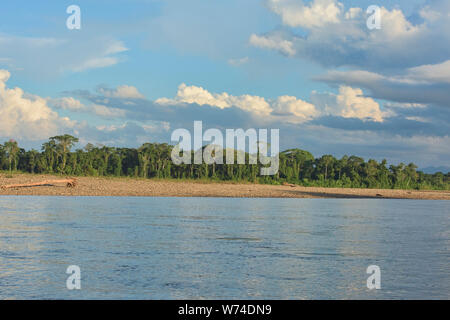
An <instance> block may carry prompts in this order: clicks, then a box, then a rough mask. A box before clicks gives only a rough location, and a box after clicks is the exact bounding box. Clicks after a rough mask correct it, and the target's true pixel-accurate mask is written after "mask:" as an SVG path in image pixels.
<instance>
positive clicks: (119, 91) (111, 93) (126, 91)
mask: <svg viewBox="0 0 450 320" xmlns="http://www.w3.org/2000/svg"><path fill="white" fill-rule="evenodd" d="M98 91H99V92H100V93H101V94H102V95H104V96H105V97H107V98H119V99H127V98H129V99H145V97H144V95H143V94H142V93H140V92H139V90H138V89H137V88H136V87H133V86H128V85H121V86H118V87H117V88H116V89H107V88H100V89H99V90H98Z"/></svg>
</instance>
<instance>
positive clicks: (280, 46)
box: [249, 33, 297, 56]
mask: <svg viewBox="0 0 450 320" xmlns="http://www.w3.org/2000/svg"><path fill="white" fill-rule="evenodd" d="M249 42H250V44H251V45H253V46H255V47H258V48H264V49H272V50H278V51H280V52H281V53H282V54H285V55H287V56H294V55H295V54H296V53H297V52H296V50H295V48H294V43H293V42H292V41H290V40H288V39H285V38H284V36H283V35H282V34H281V33H271V34H270V35H262V36H258V35H256V34H252V35H251V36H250V40H249Z"/></svg>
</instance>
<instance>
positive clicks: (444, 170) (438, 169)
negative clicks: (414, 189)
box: [419, 166, 450, 174]
mask: <svg viewBox="0 0 450 320" xmlns="http://www.w3.org/2000/svg"><path fill="white" fill-rule="evenodd" d="M419 170H420V171H422V172H424V173H430V174H433V173H436V172H442V173H447V172H450V167H446V166H442V167H426V168H422V169H419Z"/></svg>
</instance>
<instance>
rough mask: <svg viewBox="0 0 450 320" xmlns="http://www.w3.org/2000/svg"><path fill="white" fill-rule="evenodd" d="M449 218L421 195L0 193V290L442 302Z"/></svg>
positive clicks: (449, 276)
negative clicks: (375, 279) (75, 270)
mask: <svg viewBox="0 0 450 320" xmlns="http://www.w3.org/2000/svg"><path fill="white" fill-rule="evenodd" d="M449 215H450V202H449V201H426V200H387V199H230V198H133V197H128V198H116V197H12V196H11V197H10V196H2V197H0V298H1V299H184V298H186V299H449V298H450V268H449V266H450V219H449ZM70 265H76V266H78V267H79V268H80V271H81V281H80V284H81V289H80V290H76V289H75V290H68V289H67V287H66V280H67V278H68V277H69V275H68V274H66V269H67V268H68V266H70ZM369 265H377V266H379V268H380V271H381V279H380V283H381V289H379V290H377V289H372V290H369V289H368V288H367V284H366V282H367V278H368V277H369V276H370V275H369V274H367V273H366V269H367V267H368V266H369Z"/></svg>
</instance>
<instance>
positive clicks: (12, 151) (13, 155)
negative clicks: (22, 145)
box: [4, 139, 20, 173]
mask: <svg viewBox="0 0 450 320" xmlns="http://www.w3.org/2000/svg"><path fill="white" fill-rule="evenodd" d="M4 148H5V152H6V157H7V159H8V163H9V173H11V170H12V166H11V164H12V163H13V162H14V170H16V169H17V155H18V153H19V151H20V149H19V145H18V144H17V141H15V140H13V139H11V140H9V141H7V142H5V145H4Z"/></svg>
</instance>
